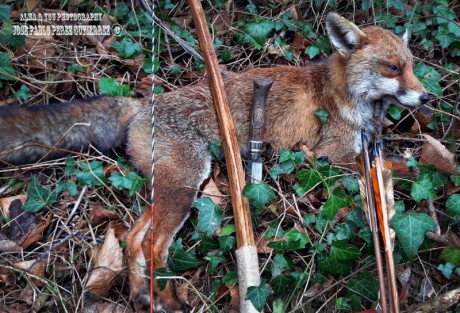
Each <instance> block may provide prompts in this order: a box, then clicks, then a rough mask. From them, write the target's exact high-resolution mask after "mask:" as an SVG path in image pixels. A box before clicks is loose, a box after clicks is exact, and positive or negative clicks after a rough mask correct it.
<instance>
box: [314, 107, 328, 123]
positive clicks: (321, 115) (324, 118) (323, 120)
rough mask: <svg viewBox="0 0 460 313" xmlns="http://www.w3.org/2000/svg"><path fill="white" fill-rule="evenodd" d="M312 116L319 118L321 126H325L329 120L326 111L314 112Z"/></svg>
mask: <svg viewBox="0 0 460 313" xmlns="http://www.w3.org/2000/svg"><path fill="white" fill-rule="evenodd" d="M314 114H315V116H316V117H318V118H319V120H320V121H321V124H325V123H326V122H327V119H328V118H329V112H328V111H326V110H316V111H315V113H314Z"/></svg>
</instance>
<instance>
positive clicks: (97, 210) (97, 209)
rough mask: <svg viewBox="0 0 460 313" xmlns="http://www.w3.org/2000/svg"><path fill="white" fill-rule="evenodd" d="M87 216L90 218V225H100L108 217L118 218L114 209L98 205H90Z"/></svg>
mask: <svg viewBox="0 0 460 313" xmlns="http://www.w3.org/2000/svg"><path fill="white" fill-rule="evenodd" d="M89 216H90V218H91V225H93V226H97V225H100V224H102V223H104V222H106V221H107V220H109V219H119V217H118V215H117V213H116V212H115V211H110V210H107V209H104V208H103V207H102V206H100V205H95V206H93V207H91V212H90V215H89Z"/></svg>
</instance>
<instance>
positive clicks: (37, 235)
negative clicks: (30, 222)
mask: <svg viewBox="0 0 460 313" xmlns="http://www.w3.org/2000/svg"><path fill="white" fill-rule="evenodd" d="M38 218H39V219H40V220H41V221H40V223H39V224H38V225H37V227H35V228H33V229H31V230H29V231H28V232H27V234H25V235H24V236H23V237H22V239H21V240H20V241H19V245H20V246H21V248H23V249H25V248H27V247H29V246H30V245H32V244H34V243H35V242H37V241H38V240H40V239H42V236H43V231H44V230H45V229H46V228H47V227H48V225H49V224H50V223H51V220H52V219H53V214H48V216H47V217H43V216H39V217H38Z"/></svg>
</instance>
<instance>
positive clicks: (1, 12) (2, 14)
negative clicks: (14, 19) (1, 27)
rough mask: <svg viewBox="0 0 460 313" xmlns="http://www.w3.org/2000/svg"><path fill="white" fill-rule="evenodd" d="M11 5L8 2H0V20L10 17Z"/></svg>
mask: <svg viewBox="0 0 460 313" xmlns="http://www.w3.org/2000/svg"><path fill="white" fill-rule="evenodd" d="M10 11H11V7H10V6H9V5H8V4H3V3H0V20H2V21H4V20H7V19H9V18H10Z"/></svg>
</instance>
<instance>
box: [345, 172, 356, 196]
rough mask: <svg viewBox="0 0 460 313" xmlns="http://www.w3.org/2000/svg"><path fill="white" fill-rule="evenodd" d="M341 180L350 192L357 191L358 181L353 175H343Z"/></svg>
mask: <svg viewBox="0 0 460 313" xmlns="http://www.w3.org/2000/svg"><path fill="white" fill-rule="evenodd" d="M342 181H343V184H344V185H345V188H347V190H348V192H349V193H350V194H355V193H357V192H358V191H359V181H358V179H357V178H356V177H354V176H353V175H347V176H345V177H344V178H343V179H342Z"/></svg>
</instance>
